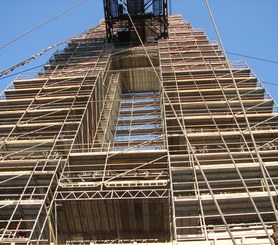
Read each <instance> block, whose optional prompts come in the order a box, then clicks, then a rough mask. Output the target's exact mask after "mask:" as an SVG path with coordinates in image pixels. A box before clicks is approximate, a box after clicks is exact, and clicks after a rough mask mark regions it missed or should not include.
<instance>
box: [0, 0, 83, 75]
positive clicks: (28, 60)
mask: <svg viewBox="0 0 278 245" xmlns="http://www.w3.org/2000/svg"><path fill="white" fill-rule="evenodd" d="M86 1H87V0H86ZM86 32H87V31H85V32H82V33H80V34H78V35H76V36H73V37H70V38H68V39H66V40H64V41H62V42H60V43H57V44H53V45H52V46H49V47H47V48H46V49H43V50H42V51H41V52H39V53H36V54H34V55H32V56H31V57H29V58H27V59H25V60H23V61H21V62H19V63H17V64H15V65H13V66H11V67H9V68H7V69H5V70H3V71H1V72H0V77H2V76H3V75H7V74H8V73H10V72H11V71H13V70H14V69H16V68H18V67H21V66H23V65H25V64H27V63H29V62H30V61H31V60H33V59H35V58H36V57H38V56H41V55H43V54H44V53H46V52H47V51H49V50H51V49H53V48H56V47H58V46H60V45H62V44H65V43H68V42H69V41H72V40H73V39H75V38H78V37H79V36H82V35H83V34H84V33H86Z"/></svg>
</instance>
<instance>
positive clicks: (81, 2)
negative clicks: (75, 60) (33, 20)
mask: <svg viewBox="0 0 278 245" xmlns="http://www.w3.org/2000/svg"><path fill="white" fill-rule="evenodd" d="M86 1H87V0H81V1H79V2H78V3H77V4H75V5H73V6H71V7H70V8H68V9H66V10H64V11H63V12H60V13H59V14H57V15H55V16H53V17H51V18H50V19H47V20H46V21H44V22H42V23H40V24H39V25H37V26H35V27H33V28H31V29H30V30H28V31H26V32H24V33H22V34H21V35H19V36H17V37H16V38H14V39H12V40H10V41H9V42H7V43H5V44H3V45H2V46H0V49H2V48H4V47H6V46H8V45H10V44H11V43H13V42H15V41H17V40H18V39H20V38H22V37H24V36H26V35H27V34H29V33H31V32H33V31H35V30H37V29H39V28H40V27H41V26H44V25H46V24H47V23H49V22H51V21H52V20H55V19H57V18H58V17H60V16H62V15H64V14H66V13H68V12H70V11H71V10H73V9H75V8H77V7H78V6H80V5H81V4H83V3H85V2H86Z"/></svg>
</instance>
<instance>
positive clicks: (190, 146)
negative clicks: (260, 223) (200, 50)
mask: <svg viewBox="0 0 278 245" xmlns="http://www.w3.org/2000/svg"><path fill="white" fill-rule="evenodd" d="M121 2H122V3H123V4H124V5H125V6H126V4H125V3H124V2H123V0H121ZM127 15H128V18H129V19H130V22H131V23H132V26H133V28H134V30H135V32H136V35H137V36H138V39H139V41H140V43H141V45H142V47H143V48H144V51H145V53H146V55H147V57H148V59H149V61H150V64H151V66H152V68H153V69H154V71H155V74H156V76H157V78H158V80H159V83H160V84H161V86H162V91H163V92H164V93H165V96H166V99H167V100H168V101H169V104H170V107H171V109H172V110H173V113H174V115H175V117H176V119H177V122H178V124H179V126H180V128H181V130H182V132H183V134H184V137H185V139H186V141H187V143H188V147H189V150H190V151H191V152H192V153H193V157H194V160H195V161H196V163H197V165H198V168H199V169H200V172H201V174H202V177H203V178H204V180H205V182H206V184H207V186H208V189H209V192H210V194H211V196H212V199H213V202H214V204H215V206H216V208H217V210H218V212H219V214H220V216H221V219H222V221H223V223H224V225H225V227H226V229H227V231H228V234H229V236H230V238H231V240H232V242H233V244H236V241H235V238H234V236H233V234H232V233H231V230H230V228H229V226H228V224H227V221H226V218H225V217H224V215H223V213H222V210H221V208H220V206H219V204H218V201H217V200H216V198H215V195H214V193H213V190H212V189H211V186H210V184H209V183H208V180H207V177H206V175H205V173H204V171H203V170H202V168H201V165H200V162H199V160H198V158H197V157H196V155H195V153H194V151H193V148H192V145H191V143H190V142H189V139H188V136H187V131H186V129H185V128H183V125H182V123H181V121H180V119H179V117H178V115H177V113H176V111H175V108H174V107H173V105H172V103H171V100H170V98H169V96H168V94H167V93H166V91H165V89H164V88H163V83H162V80H161V78H160V76H159V74H158V72H157V71H156V69H155V67H154V64H153V62H152V60H151V58H150V56H149V53H148V51H147V49H146V47H145V45H144V43H143V41H142V39H141V37H140V35H139V33H138V31H137V28H136V26H135V24H134V22H133V20H132V18H131V16H130V14H129V12H128V11H127Z"/></svg>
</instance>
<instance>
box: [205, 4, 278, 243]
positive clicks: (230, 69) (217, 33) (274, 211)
mask: <svg viewBox="0 0 278 245" xmlns="http://www.w3.org/2000/svg"><path fill="white" fill-rule="evenodd" d="M205 3H206V6H207V9H208V12H209V15H210V18H211V21H212V23H213V27H214V29H215V32H216V35H217V38H218V41H219V44H220V47H221V49H222V51H223V55H224V57H225V58H226V59H227V54H226V51H225V48H224V45H223V42H222V39H221V37H220V33H219V31H218V27H217V25H216V22H215V19H214V16H213V13H212V11H211V8H210V5H209V2H208V0H205ZM227 64H228V68H229V71H230V74H231V76H232V80H233V83H234V86H235V89H236V92H237V96H238V99H239V103H240V106H241V108H242V112H243V115H244V118H245V121H246V124H247V128H248V131H249V133H250V137H251V140H252V143H253V145H254V149H255V154H256V156H257V158H258V162H259V165H260V168H261V172H262V175H263V179H264V180H265V184H266V189H267V193H268V196H269V199H270V203H271V206H272V209H273V214H274V217H275V219H276V221H277V222H278V217H277V210H276V207H275V203H274V200H273V198H272V194H271V191H270V188H269V184H268V180H267V178H266V173H265V168H264V162H263V161H262V158H261V156H260V153H259V152H258V149H257V145H256V141H255V138H254V135H253V133H252V129H251V126H250V122H249V119H248V117H247V114H246V111H245V107H244V105H243V102H242V99H241V95H240V93H239V91H238V89H237V88H238V87H237V84H236V81H235V78H234V75H233V71H232V67H231V65H230V63H227ZM266 235H267V236H268V238H269V241H270V243H271V244H274V242H273V240H272V239H271V236H270V235H269V234H268V233H267V234H266Z"/></svg>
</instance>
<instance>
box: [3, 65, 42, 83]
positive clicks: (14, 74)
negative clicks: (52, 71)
mask: <svg viewBox="0 0 278 245" xmlns="http://www.w3.org/2000/svg"><path fill="white" fill-rule="evenodd" d="M43 66H44V64H43V65H38V66H34V67H32V68H29V69H26V70H24V71H20V72H16V73H13V74H11V75H9V76H5V77H0V80H3V79H6V78H9V77H13V76H16V75H18V74H20V73H23V72H26V71H31V70H34V69H36V68H39V67H43Z"/></svg>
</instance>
